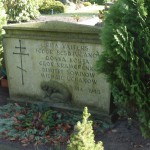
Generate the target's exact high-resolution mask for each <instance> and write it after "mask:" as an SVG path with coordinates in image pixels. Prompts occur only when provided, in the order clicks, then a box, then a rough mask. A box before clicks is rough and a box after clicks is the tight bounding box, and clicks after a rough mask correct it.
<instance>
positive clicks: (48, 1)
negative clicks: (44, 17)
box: [39, 0, 65, 14]
mask: <svg viewBox="0 0 150 150" xmlns="http://www.w3.org/2000/svg"><path fill="white" fill-rule="evenodd" d="M39 11H40V12H41V13H43V14H50V13H51V12H52V11H53V13H63V12H64V11H65V6H64V4H63V3H61V2H60V1H55V0H44V2H43V4H42V5H41V6H40V8H39Z"/></svg>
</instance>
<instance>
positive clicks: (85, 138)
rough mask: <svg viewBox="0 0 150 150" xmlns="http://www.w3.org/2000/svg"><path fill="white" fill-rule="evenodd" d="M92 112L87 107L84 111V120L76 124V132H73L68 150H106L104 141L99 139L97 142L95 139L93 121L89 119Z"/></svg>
mask: <svg viewBox="0 0 150 150" xmlns="http://www.w3.org/2000/svg"><path fill="white" fill-rule="evenodd" d="M90 115H91V114H90V113H88V108H87V107H85V108H84V111H83V119H82V122H80V121H79V122H78V123H77V125H76V126H75V132H74V133H73V134H72V136H71V139H70V143H69V144H68V146H67V150H104V147H103V143H102V142H101V141H99V142H98V143H97V144H96V143H95V140H94V133H93V128H92V124H93V122H92V121H89V120H88V119H89V117H90Z"/></svg>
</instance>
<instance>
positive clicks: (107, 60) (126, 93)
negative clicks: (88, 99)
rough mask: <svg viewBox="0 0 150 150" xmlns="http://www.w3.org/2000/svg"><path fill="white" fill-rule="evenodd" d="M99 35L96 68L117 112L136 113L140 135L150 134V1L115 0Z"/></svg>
mask: <svg viewBox="0 0 150 150" xmlns="http://www.w3.org/2000/svg"><path fill="white" fill-rule="evenodd" d="M101 37H102V38H101V40H102V44H103V46H104V52H103V54H102V55H101V56H100V58H99V60H98V62H97V70H98V71H99V72H100V73H104V74H106V76H107V79H108V81H109V82H110V83H111V88H112V94H113V96H114V101H115V104H116V105H117V106H118V109H119V110H120V111H119V113H120V114H122V113H124V112H126V114H128V115H130V117H132V114H137V116H138V118H139V122H140V124H141V131H142V134H143V136H144V137H150V115H149V114H150V1H149V0H118V1H117V2H116V3H115V4H114V5H113V6H112V7H111V8H110V10H109V12H108V13H107V15H106V17H105V21H104V27H103V29H102V32H101Z"/></svg>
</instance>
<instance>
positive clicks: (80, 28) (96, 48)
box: [3, 21, 110, 114]
mask: <svg viewBox="0 0 150 150" xmlns="http://www.w3.org/2000/svg"><path fill="white" fill-rule="evenodd" d="M4 29H5V31H6V34H5V36H4V39H3V46H4V52H5V61H6V67H7V76H8V82H9V92H10V99H11V100H17V101H47V102H49V103H50V104H51V105H53V106H56V107H57V106H59V107H69V108H74V107H75V108H80V107H83V106H88V107H89V109H90V108H91V109H94V110H97V111H98V112H105V113H107V114H108V113H109V107H110V90H109V84H108V83H107V82H106V80H105V77H104V75H102V74H100V75H99V74H97V72H96V71H95V63H96V60H97V59H98V57H99V55H100V54H101V52H102V50H103V49H102V46H101V45H100V41H99V28H98V27H94V26H87V25H79V24H72V23H64V22H59V21H51V22H40V23H26V24H16V25H8V26H5V27H4Z"/></svg>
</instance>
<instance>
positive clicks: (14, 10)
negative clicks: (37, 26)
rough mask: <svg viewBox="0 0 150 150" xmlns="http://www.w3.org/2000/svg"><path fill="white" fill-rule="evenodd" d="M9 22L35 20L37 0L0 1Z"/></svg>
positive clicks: (37, 12) (37, 13)
mask: <svg viewBox="0 0 150 150" xmlns="http://www.w3.org/2000/svg"><path fill="white" fill-rule="evenodd" d="M2 1H3V3H4V7H5V10H6V14H7V15H8V21H9V22H21V21H29V20H30V19H35V18H36V17H38V15H39V11H38V2H37V0H2Z"/></svg>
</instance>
